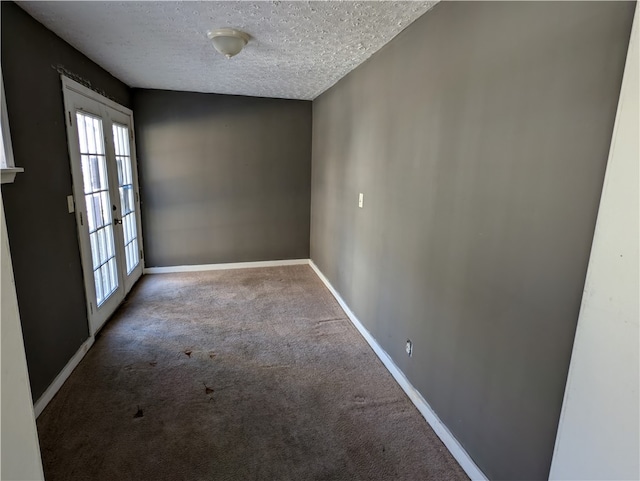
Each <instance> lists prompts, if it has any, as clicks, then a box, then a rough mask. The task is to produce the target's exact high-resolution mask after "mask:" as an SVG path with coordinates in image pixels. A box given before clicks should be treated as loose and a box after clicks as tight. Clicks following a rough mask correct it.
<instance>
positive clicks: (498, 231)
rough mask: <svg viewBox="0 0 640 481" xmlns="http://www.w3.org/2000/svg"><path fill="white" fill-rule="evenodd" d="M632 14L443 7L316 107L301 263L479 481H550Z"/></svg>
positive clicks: (558, 6) (590, 8)
mask: <svg viewBox="0 0 640 481" xmlns="http://www.w3.org/2000/svg"><path fill="white" fill-rule="evenodd" d="M633 8H634V4H633V3H618V2H586V3H578V2H530V3H526V2H469V3H466V2H445V3H440V4H439V5H437V6H436V7H435V8H434V9H433V10H432V11H431V12H429V13H427V14H426V15H425V16H423V17H422V18H420V19H419V20H418V21H416V22H415V23H414V24H413V25H411V26H410V27H409V28H408V29H406V30H405V31H404V32H403V33H402V34H401V35H399V36H398V37H397V38H396V39H395V40H393V41H392V42H391V43H390V44H388V45H387V46H386V47H384V48H383V49H382V50H381V51H380V52H378V53H376V54H375V55H374V56H373V57H372V58H371V59H369V61H367V62H366V63H365V64H363V65H362V66H360V67H359V68H357V69H356V70H355V71H354V72H352V73H351V74H349V75H348V76H347V77H346V78H344V79H342V80H341V81H340V82H338V84H337V85H335V86H334V87H333V88H331V89H330V90H329V91H328V92H326V93H325V94H323V95H322V96H321V97H320V98H318V99H317V100H316V101H314V104H313V166H312V212H311V257H312V259H313V260H314V262H315V263H316V264H317V265H318V266H319V267H320V269H321V270H322V272H324V273H325V274H326V276H327V277H328V278H329V280H330V281H331V283H332V284H333V285H334V286H335V287H336V289H337V290H338V291H339V292H340V294H341V295H342V296H343V298H344V299H345V301H346V302H347V303H348V305H349V306H350V307H351V308H352V309H353V310H354V312H355V314H356V315H357V316H358V318H359V319H360V320H361V321H362V322H363V324H364V325H365V326H366V328H367V329H368V330H369V331H370V332H371V333H372V334H373V336H374V337H375V338H376V339H377V340H378V342H379V343H380V344H381V345H382V347H383V348H384V349H385V350H386V351H387V352H388V353H389V354H390V355H391V357H392V358H393V360H394V361H395V363H396V364H397V365H398V366H399V367H400V368H401V369H402V371H403V372H404V373H405V374H406V375H407V376H408V378H409V379H410V381H411V382H412V383H413V385H414V386H416V388H418V390H419V391H420V392H421V393H422V394H423V396H424V397H425V398H426V400H427V401H428V402H429V403H430V405H431V406H432V407H433V409H434V410H435V411H436V413H437V414H438V416H439V417H440V418H441V419H442V420H443V421H444V423H445V424H446V425H447V426H448V428H449V429H450V430H451V431H452V432H453V434H454V435H455V436H456V438H457V439H458V440H459V441H460V442H461V443H462V445H463V446H464V448H465V449H466V450H467V452H468V453H469V454H470V455H471V456H472V458H473V459H474V460H475V462H476V463H477V464H478V465H479V467H480V468H481V469H482V470H483V471H484V472H485V473H486V474H487V475H488V476H489V477H490V478H491V479H510V480H514V479H546V478H547V475H548V471H549V466H550V461H551V455H552V451H553V446H554V441H555V434H556V428H557V424H558V417H559V413H560V408H561V403H562V397H563V392H564V387H565V380H566V374H567V369H568V365H569V357H570V353H571V346H572V342H573V336H574V332H575V326H576V322H577V317H578V311H579V308H580V302H581V296H582V288H583V283H584V279H585V273H586V267H587V261H588V257H589V250H590V246H591V240H592V237H593V231H594V225H595V219H596V212H597V208H598V201H599V197H600V192H601V188H602V181H603V175H604V170H605V164H606V160H607V153H608V149H609V142H610V139H611V133H612V127H613V121H614V116H615V111H616V104H617V100H618V93H619V88H620V83H621V78H622V72H623V66H624V60H625V54H626V47H627V43H628V39H629V33H630V27H631V21H632V13H633ZM359 192H363V193H364V208H363V209H358V207H357V200H358V193H359ZM408 338H410V339H412V340H413V342H414V353H413V357H412V358H408V356H407V355H406V354H405V353H404V346H405V341H406V340H407V339H408Z"/></svg>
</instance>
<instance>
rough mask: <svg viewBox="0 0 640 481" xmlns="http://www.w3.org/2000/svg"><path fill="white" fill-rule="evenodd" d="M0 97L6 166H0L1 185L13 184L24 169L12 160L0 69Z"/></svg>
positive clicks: (1, 132) (0, 119) (0, 136)
mask: <svg viewBox="0 0 640 481" xmlns="http://www.w3.org/2000/svg"><path fill="white" fill-rule="evenodd" d="M0 96H1V97H2V100H1V101H0V103H1V104H2V105H1V106H0V108H1V110H2V117H1V118H0V128H1V130H0V138H1V139H2V146H1V147H2V152H3V154H4V159H5V162H6V165H1V166H0V171H1V173H2V183H3V184H9V183H11V182H13V181H14V180H15V178H16V174H17V173H18V172H24V169H23V168H21V167H16V164H15V161H14V158H13V145H12V144H11V131H10V130H9V116H8V115H7V101H6V99H5V95H4V81H3V79H2V70H1V69H0Z"/></svg>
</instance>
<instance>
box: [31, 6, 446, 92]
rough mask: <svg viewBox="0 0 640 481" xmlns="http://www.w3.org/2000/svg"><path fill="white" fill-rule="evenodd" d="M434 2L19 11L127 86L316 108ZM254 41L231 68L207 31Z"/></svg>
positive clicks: (70, 8) (107, 7) (36, 7)
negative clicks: (236, 32)
mask: <svg viewBox="0 0 640 481" xmlns="http://www.w3.org/2000/svg"><path fill="white" fill-rule="evenodd" d="M435 3H436V2H433V1H432V2H422V1H408V2H394V1H372V2H366V1H341V2H336V1H331V2H325V1H317V2H302V1H262V2H250V1H240V2H236V1H222V2H164V1H154V2H106V1H90V2H18V4H19V5H20V6H21V7H22V8H23V9H24V10H26V11H27V12H28V13H29V14H30V15H32V16H33V17H34V18H35V19H36V20H38V21H39V22H41V23H42V24H44V25H45V26H46V27H47V28H49V29H50V30H52V31H54V32H55V33H56V34H58V35H59V36H60V37H62V38H63V39H64V40H66V41H67V42H69V43H70V44H71V45H73V46H74V47H76V48H77V49H78V50H80V51H81V52H83V53H84V54H85V55H87V56H88V57H89V58H91V59H92V60H94V61H95V62H96V63H98V64H99V65H101V66H102V67H104V68H105V69H106V70H108V71H109V72H111V73H112V74H113V75H115V76H116V77H118V78H119V79H120V80H122V81H123V82H125V83H126V84H128V85H129V86H131V87H141V88H154V89H168V90H186V91H193V92H215V93H222V94H236V95H251V96H258V97H281V98H295V99H314V98H315V97H317V96H318V95H320V94H321V93H322V92H324V91H325V90H327V89H328V88H329V87H331V86H332V85H333V84H334V83H336V82H337V81H338V80H339V79H341V78H342V77H343V76H345V75H346V74H347V73H349V72H350V71H351V70H353V69H354V68H355V67H357V66H358V65H359V64H361V63H362V62H363V61H364V60H366V59H367V58H369V57H370V56H371V55H372V54H373V53H374V52H376V51H377V50H378V49H379V48H380V47H382V46H383V45H384V44H386V43H387V42H388V41H389V40H391V39H392V38H393V37H394V36H396V35H397V34H398V33H400V31H402V30H403V29H404V28H405V27H407V26H408V25H409V24H410V23H411V22H413V21H414V20H415V19H417V18H418V17H419V16H420V15H422V14H423V13H425V12H426V11H427V10H429V9H430V8H431V7H432V6H433V5H435ZM221 27H232V28H238V29H240V30H243V31H245V32H247V33H249V34H250V35H251V37H252V38H251V40H250V42H249V44H248V45H247V46H246V47H245V49H244V50H243V51H242V52H241V53H240V54H239V55H238V56H236V57H234V58H232V59H230V60H228V59H226V58H225V57H223V56H222V55H220V54H218V53H217V52H216V51H215V50H214V48H213V45H211V42H210V40H209V39H208V38H207V30H210V29H214V28H221Z"/></svg>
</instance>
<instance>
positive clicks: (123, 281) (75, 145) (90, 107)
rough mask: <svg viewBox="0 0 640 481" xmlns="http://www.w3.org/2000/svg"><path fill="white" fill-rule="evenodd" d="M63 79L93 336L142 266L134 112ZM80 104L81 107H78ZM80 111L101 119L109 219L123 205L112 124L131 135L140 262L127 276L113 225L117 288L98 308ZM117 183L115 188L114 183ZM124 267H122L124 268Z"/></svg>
mask: <svg viewBox="0 0 640 481" xmlns="http://www.w3.org/2000/svg"><path fill="white" fill-rule="evenodd" d="M61 79H62V90H63V96H64V101H65V115H66V118H65V123H66V125H67V141H68V148H69V159H70V162H71V174H72V178H73V192H74V200H75V215H76V224H77V227H78V239H79V244H80V255H81V259H82V271H83V277H84V283H85V293H86V302H87V314H88V321H89V333H90V335H91V336H94V335H95V334H96V333H97V332H98V331H99V330H100V328H101V327H102V326H103V325H104V323H105V322H106V320H107V319H108V318H109V317H110V316H111V314H112V313H113V311H115V309H116V308H117V307H118V305H119V304H120V303H121V302H122V300H123V299H124V297H125V296H126V294H127V293H128V292H129V291H130V290H131V288H132V287H133V285H134V284H135V282H136V281H137V280H138V279H139V278H140V276H141V275H142V271H143V265H144V252H143V243H142V223H141V219H140V195H139V183H138V169H137V158H136V151H135V142H134V136H133V135H134V134H133V132H134V128H133V112H132V111H131V110H130V109H128V108H126V107H123V106H122V105H119V104H117V103H116V102H114V101H112V100H110V99H108V98H106V97H104V96H102V95H100V94H98V93H97V92H94V91H93V90H91V89H89V88H87V87H85V86H83V85H81V84H79V83H78V82H75V81H74V80H71V79H69V78H67V77H65V76H64V75H62V76H61ZM79 105H82V106H81V107H80V106H79ZM78 110H82V111H84V112H86V113H88V114H93V115H95V116H97V117H100V118H101V119H102V125H103V135H104V137H105V139H104V140H105V154H106V158H107V170H108V177H109V180H110V185H109V193H110V200H111V203H112V205H113V206H114V207H116V211H115V212H112V213H111V215H112V218H117V217H120V219H122V217H123V216H122V215H121V213H122V206H121V205H120V196H119V195H114V193H115V192H118V186H117V179H118V174H117V167H116V165H115V151H114V144H113V134H112V125H113V124H114V123H117V124H121V125H126V126H127V127H128V129H129V132H130V138H129V147H130V154H131V171H132V181H133V189H134V207H135V214H136V215H135V217H136V228H137V239H138V248H139V262H138V265H137V266H136V267H135V268H134V269H133V270H132V272H131V273H130V274H127V273H126V261H125V255H124V244H123V243H122V242H121V241H120V240H121V239H122V238H123V233H122V224H120V227H118V226H117V225H115V223H114V224H113V235H114V243H115V249H116V259H117V264H118V265H119V266H120V267H121V268H120V269H118V272H117V274H118V287H117V289H116V291H114V292H113V293H112V294H111V295H110V296H109V298H108V299H107V300H105V301H104V302H103V303H102V304H101V305H100V306H97V305H96V291H95V281H94V277H93V262H92V254H91V244H90V242H89V233H88V229H87V226H86V223H87V206H86V202H85V197H84V188H83V174H82V168H81V164H80V159H79V142H78V129H77V126H76V125H75V122H76V117H75V115H76V114H75V113H76V111H78ZM114 181H115V182H116V185H115V188H114V185H113V182H114ZM123 264H124V265H123Z"/></svg>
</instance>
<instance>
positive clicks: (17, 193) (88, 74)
mask: <svg viewBox="0 0 640 481" xmlns="http://www.w3.org/2000/svg"><path fill="white" fill-rule="evenodd" d="M1 8H2V12H1V13H2V75H3V77H4V87H5V94H6V100H7V111H8V115H9V124H10V129H11V137H12V142H13V151H14V156H15V162H16V165H17V166H19V167H23V168H24V169H25V172H24V173H22V174H18V176H17V177H16V181H15V183H14V184H7V185H3V186H2V197H3V199H4V208H5V213H6V220H7V228H8V232H9V242H10V246H11V256H12V259H13V269H14V274H15V282H16V290H17V293H18V305H19V309H20V318H21V322H22V331H23V336H24V343H25V350H26V354H27V364H28V367H29V378H30V381H31V392H32V395H33V398H34V401H35V400H37V399H38V398H39V397H40V395H41V394H42V393H43V392H44V390H45V389H46V388H47V387H48V386H49V384H51V382H52V381H53V380H54V378H55V377H56V376H57V375H58V373H59V372H60V371H61V370H62V369H63V368H64V366H65V365H66V364H67V362H68V361H69V360H70V359H71V357H72V356H73V355H74V354H75V353H76V351H77V350H78V348H79V347H80V345H81V344H82V343H83V342H84V341H85V340H86V339H87V338H88V337H89V332H88V327H87V312H86V304H85V297H84V284H83V280H82V268H81V263H80V251H79V246H78V237H77V230H76V223H75V216H74V215H73V214H69V213H68V210H67V199H66V196H67V195H70V194H72V187H71V167H70V161H69V154H68V150H67V134H66V130H65V114H64V102H63V98H62V84H61V81H60V73H59V71H65V72H67V73H68V75H69V76H71V77H72V78H74V79H75V80H78V81H81V82H83V83H85V84H90V85H91V87H92V88H94V89H96V90H98V91H100V92H101V93H103V94H106V95H107V96H109V97H111V98H113V99H114V100H115V101H117V102H119V103H120V104H122V105H125V106H129V100H130V99H129V88H128V87H127V86H126V85H125V84H123V83H122V82H120V81H119V80H118V79H116V78H115V77H113V76H111V75H110V74H109V73H108V72H106V71H105V70H103V69H102V68H100V67H99V66H98V65H97V64H95V63H93V62H92V61H91V60H89V59H88V58H87V57H85V56H84V55H83V54H81V53H80V52H78V51H77V50H75V49H74V48H73V47H71V46H70V45H69V44H67V43H65V42H64V41H63V40H62V39H60V38H59V37H57V36H56V35H55V34H53V33H52V32H51V31H49V30H47V29H46V28H45V27H44V26H42V25H41V24H40V23H38V22H36V21H35V20H34V19H33V18H31V17H30V16H29V15H28V14H27V13H25V12H24V11H23V10H22V9H20V8H19V7H18V6H16V5H15V4H14V3H12V2H4V1H3V2H2V6H1Z"/></svg>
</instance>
